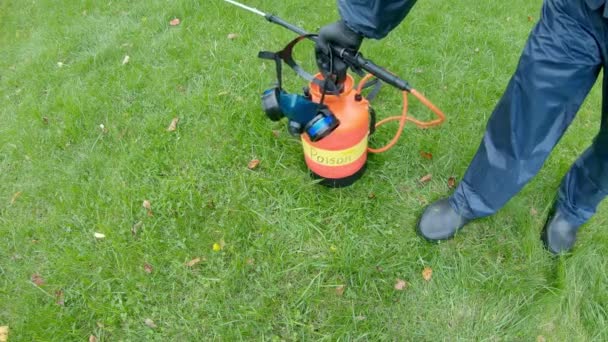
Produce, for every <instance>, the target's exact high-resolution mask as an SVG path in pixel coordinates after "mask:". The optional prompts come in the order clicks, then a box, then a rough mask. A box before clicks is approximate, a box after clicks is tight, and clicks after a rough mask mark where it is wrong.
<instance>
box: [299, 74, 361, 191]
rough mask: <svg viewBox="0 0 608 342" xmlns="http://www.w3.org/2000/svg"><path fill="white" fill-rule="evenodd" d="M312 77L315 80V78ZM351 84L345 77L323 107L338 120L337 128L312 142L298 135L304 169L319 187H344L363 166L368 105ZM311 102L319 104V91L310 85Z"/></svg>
mask: <svg viewBox="0 0 608 342" xmlns="http://www.w3.org/2000/svg"><path fill="white" fill-rule="evenodd" d="M316 77H319V76H318V75H317V76H316ZM353 88H354V80H353V78H352V77H351V76H350V75H348V76H347V79H346V81H345V83H344V90H343V92H342V93H340V95H330V94H326V95H325V98H324V101H323V103H324V104H326V105H327V106H328V107H329V109H330V110H331V112H332V113H333V114H334V115H335V116H336V117H337V118H338V120H340V125H339V126H338V128H336V130H334V131H333V132H332V133H331V134H329V135H328V136H327V137H325V138H323V139H321V140H319V141H317V142H312V141H311V140H310V139H309V138H308V136H307V135H306V134H302V135H301V140H302V146H303V148H304V157H305V159H306V165H307V166H308V168H309V169H310V171H311V172H312V174H313V176H315V177H317V178H321V179H322V181H321V184H324V185H328V186H333V187H340V186H348V185H351V184H352V183H354V182H355V181H356V180H357V179H359V178H360V177H361V176H362V175H363V173H364V171H365V166H366V163H367V139H368V135H369V128H370V115H369V102H368V101H367V100H366V99H365V98H364V97H362V96H356V94H355V91H354V90H353ZM310 93H311V95H312V100H313V101H314V102H320V100H321V95H322V89H320V87H319V86H318V85H317V84H315V83H313V82H311V83H310Z"/></svg>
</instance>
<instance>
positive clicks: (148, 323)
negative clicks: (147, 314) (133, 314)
mask: <svg viewBox="0 0 608 342" xmlns="http://www.w3.org/2000/svg"><path fill="white" fill-rule="evenodd" d="M144 323H145V324H146V325H147V326H148V327H149V328H152V329H156V328H157V326H156V323H154V321H153V320H151V319H149V318H146V319H145V320H144Z"/></svg>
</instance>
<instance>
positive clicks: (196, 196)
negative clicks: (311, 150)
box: [0, 0, 608, 341]
mask: <svg viewBox="0 0 608 342" xmlns="http://www.w3.org/2000/svg"><path fill="white" fill-rule="evenodd" d="M248 4H250V5H253V6H257V7H259V8H261V9H264V10H267V11H272V12H273V13H275V14H278V15H280V16H281V17H283V18H284V19H286V20H288V21H292V22H294V23H295V24H297V25H300V26H302V27H305V28H306V29H308V30H311V31H315V30H317V29H318V28H319V27H320V26H321V25H323V24H325V23H327V22H330V21H332V20H335V19H336V18H337V11H336V7H335V3H334V1H323V2H320V1H292V0H290V1H270V0H255V1H254V0H251V1H249V2H248ZM540 5H541V1H540V0H534V1H529V0H515V1H477V0H465V1H442V0H424V1H420V2H419V3H418V4H417V6H416V7H415V9H414V10H413V11H412V13H411V14H410V16H409V17H408V19H407V20H406V21H405V22H404V23H403V24H402V25H401V26H400V27H399V28H398V29H396V30H395V31H394V32H392V33H391V35H390V36H389V37H388V38H386V39H384V40H382V41H380V42H378V41H367V42H366V43H365V44H364V46H363V49H362V51H363V52H364V54H365V55H366V56H367V57H369V58H370V59H372V60H374V61H375V62H376V63H378V64H381V65H384V66H386V67H387V68H389V69H390V70H392V71H394V72H396V73H397V74H399V75H401V76H402V77H403V78H405V79H407V80H408V81H410V83H412V84H413V85H414V86H415V87H416V88H417V89H419V90H421V91H422V92H423V93H425V94H426V95H427V96H428V97H429V98H430V99H431V100H432V101H434V102H435V103H436V104H437V105H438V106H439V107H440V108H441V109H443V110H444V111H445V113H446V115H447V116H448V120H447V122H446V123H445V124H444V125H443V126H441V127H440V128H435V129H430V130H419V129H416V128H415V127H414V126H413V125H409V126H406V128H405V131H404V134H403V137H402V139H401V140H400V142H399V143H398V144H397V145H396V146H395V147H394V148H393V149H392V150H390V151H389V152H387V153H384V154H381V155H374V156H371V157H370V160H369V165H368V171H367V173H366V175H365V176H364V177H363V178H362V179H361V180H360V181H358V182H357V183H355V185H353V186H352V187H349V188H344V189H328V188H325V187H321V186H319V185H317V184H316V182H315V181H314V180H312V179H311V178H310V177H309V175H308V173H307V169H306V166H305V164H304V162H303V156H302V151H301V146H300V144H299V142H298V141H297V140H295V139H293V138H292V137H290V136H289V134H288V133H287V131H286V127H285V126H286V125H285V122H280V123H275V122H271V121H269V120H268V119H267V118H266V117H265V116H264V114H263V113H262V111H261V107H260V103H259V95H260V93H261V91H263V90H264V89H265V88H267V87H268V86H269V85H270V84H271V82H272V81H273V79H274V74H273V73H274V66H273V65H272V63H269V62H266V61H261V60H259V59H258V58H257V52H258V51H259V50H278V49H280V48H281V47H282V46H283V45H284V44H285V43H287V42H288V41H289V40H290V39H291V38H293V37H294V34H293V33H291V32H289V31H286V30H284V29H282V28H280V27H276V26H273V25H271V24H268V23H266V22H265V21H264V20H263V19H262V18H261V17H257V16H254V15H252V14H249V13H247V12H242V11H239V10H238V9H236V8H234V7H231V6H229V5H227V4H224V3H223V2H221V1H218V0H203V1H195V0H179V1H166V0H165V1H162V0H148V1H92V0H80V1H50V0H36V1H25V0H0V326H7V325H8V326H10V333H9V341H86V340H88V338H89V336H91V335H93V336H95V337H96V338H97V341H149V340H150V341H196V340H199V341H203V340H219V341H232V340H277V341H278V340H285V341H308V340H327V341H334V340H359V341H361V340H362V341H365V340H369V341H376V340H411V341H438V340H450V341H451V340H491V341H497V340H501V341H536V340H538V341H544V340H546V341H590V340H596V341H601V340H607V339H608V293H607V292H606V288H607V286H608V274H607V273H606V269H607V267H608V257H607V253H606V252H607V250H608V231H607V230H606V229H605V228H606V225H607V220H608V213H607V211H606V209H607V207H606V206H605V205H602V207H601V208H600V211H599V213H598V214H597V215H596V216H595V217H594V218H593V219H592V220H591V221H590V222H589V223H588V224H587V225H586V226H584V228H583V229H582V231H581V233H580V234H579V242H578V244H577V246H576V248H575V250H574V252H573V253H572V254H571V255H569V256H566V257H563V258H559V259H554V258H552V257H551V256H550V255H548V253H547V252H545V251H544V249H543V248H542V245H541V242H540V239H539V234H540V231H541V228H542V225H543V223H544V220H545V217H546V214H547V212H548V209H549V207H550V205H551V203H552V200H553V198H554V196H555V192H556V189H557V187H558V185H559V182H560V179H561V177H562V175H564V174H565V172H566V171H567V170H568V168H569V166H570V164H571V163H572V162H573V161H574V160H575V159H576V157H577V156H578V155H579V154H580V153H581V152H582V151H583V150H584V149H585V148H586V147H587V145H588V144H589V143H590V141H591V138H592V137H593V135H594V134H595V132H596V131H597V129H598V127H599V117H600V113H599V109H600V103H601V99H600V92H599V86H598V87H596V89H594V91H593V92H592V94H591V96H590V97H589V98H588V100H587V101H586V103H585V105H584V106H583V108H582V109H581V111H580V113H579V115H578V117H577V119H576V120H575V122H574V124H573V125H572V127H571V129H570V130H569V131H568V133H567V135H566V136H565V137H564V139H563V140H562V141H561V142H560V144H559V146H558V148H557V149H556V150H555V152H554V153H553V154H552V156H551V158H550V159H549V160H548V162H547V164H546V165H545V167H544V169H543V170H542V171H541V173H540V174H539V176H538V177H536V178H535V179H534V180H533V181H532V182H531V183H530V184H529V185H528V186H527V187H526V188H525V189H524V191H523V192H522V193H521V194H519V195H518V196H517V197H516V198H514V199H513V200H512V201H511V202H509V204H508V205H507V206H506V207H505V208H504V209H503V210H502V211H500V212H499V213H498V214H497V215H495V216H493V217H491V218H487V219H483V220H480V221H477V222H475V223H473V224H471V225H470V227H468V228H467V229H465V230H464V231H463V232H462V233H461V234H459V235H458V236H457V237H456V238H455V239H454V240H452V241H449V242H446V243H441V244H438V245H432V244H429V243H427V242H425V241H423V240H422V239H420V238H419V237H417V235H416V234H415V231H414V227H415V225H416V222H417V220H418V217H419V215H420V214H421V211H422V210H423V208H424V206H425V205H426V204H428V203H430V202H431V201H433V200H436V199H438V198H441V197H444V196H446V195H448V194H449V193H450V189H449V187H448V185H447V180H448V178H449V177H452V176H453V177H456V179H457V180H458V179H459V178H460V177H462V175H463V174H464V171H465V170H466V167H467V164H468V162H469V160H470V159H471V157H472V155H473V153H474V152H475V150H476V149H477V146H478V143H479V141H480V140H481V137H482V134H483V131H484V127H485V122H486V120H487V119H488V117H489V115H490V113H491V111H492V109H493V106H494V104H495V103H496V102H497V100H498V99H499V97H500V95H501V93H502V91H503V89H504V88H505V86H506V84H507V82H508V79H509V77H510V75H511V73H512V72H513V70H514V68H515V66H516V63H517V60H518V58H519V53H520V52H521V49H522V47H523V45H524V43H525V40H526V37H527V35H528V33H529V32H530V30H531V28H532V27H533V25H534V22H535V21H536V20H537V19H538V15H539V10H540ZM174 18H180V19H181V23H180V24H179V25H178V26H170V25H169V21H170V20H171V19H174ZM230 33H235V34H237V37H236V38H235V39H228V37H227V36H228V34H230ZM311 48H312V45H311V44H308V48H307V47H306V45H304V46H303V47H302V48H301V49H300V50H299V54H298V56H299V58H300V59H301V60H303V61H304V63H305V64H306V63H307V65H309V66H310V65H312V63H311V61H312V49H311ZM125 56H129V62H128V63H126V64H123V60H124V59H125ZM287 76H288V79H289V81H288V84H289V86H290V89H292V90H295V89H299V88H300V87H301V86H303V85H305V84H304V82H303V81H302V80H299V79H297V78H296V77H295V76H294V75H293V73H291V72H288V73H287ZM412 102H414V101H412ZM399 105H400V99H399V94H398V93H397V92H396V91H394V90H391V89H389V88H388V87H387V88H385V90H383V93H382V95H381V96H380V97H379V98H378V100H377V102H376V104H375V106H376V107H377V110H378V113H379V116H380V117H386V116H388V115H394V114H396V113H398V112H399V110H400V109H399ZM411 107H412V109H411V112H412V114H413V115H416V116H418V117H422V118H424V117H430V115H429V114H427V113H426V112H425V111H424V110H423V108H422V106H420V105H419V104H417V103H412V106H411ZM175 117H178V118H179V120H180V121H179V124H178V128H177V130H176V131H174V132H169V131H167V127H168V126H169V124H170V123H171V120H172V119H173V118H175ZM102 125H103V126H102ZM395 129H396V124H391V125H388V126H386V127H383V128H382V129H381V130H380V131H378V133H377V135H375V137H374V139H373V141H372V143H373V144H374V145H375V146H380V145H382V144H384V143H385V142H386V141H388V140H389V139H390V138H391V137H392V135H393V134H394V130H395ZM275 131H276V132H279V133H278V134H275V133H276V132H275ZM420 151H425V152H429V153H432V155H433V158H432V160H428V159H425V158H423V157H421V155H420ZM252 159H259V160H260V161H261V162H260V165H259V167H258V168H257V169H256V170H254V171H251V170H249V169H248V168H247V164H248V163H249V161H251V160H252ZM426 174H432V176H433V179H432V180H431V181H430V182H429V183H427V184H420V182H419V181H418V180H419V179H420V177H422V176H424V175H426ZM497 181H500V180H497ZM144 200H148V201H149V202H150V209H149V210H148V209H146V208H144V207H143V206H142V203H143V202H144ZM95 233H100V234H104V235H105V238H101V239H100V238H96V237H95ZM214 245H215V249H214ZM196 258H199V259H200V262H198V263H195V262H191V263H190V265H188V263H189V262H190V261H192V260H195V259H196ZM195 261H196V260H195ZM192 264H194V265H192ZM425 267H430V268H431V269H432V270H433V274H432V279H431V280H430V281H426V280H425V279H423V277H422V271H423V269H425ZM398 279H401V280H405V281H406V282H407V286H406V288H405V289H403V290H396V289H395V284H396V282H397V280H398Z"/></svg>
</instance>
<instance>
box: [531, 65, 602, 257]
mask: <svg viewBox="0 0 608 342" xmlns="http://www.w3.org/2000/svg"><path fill="white" fill-rule="evenodd" d="M604 70H606V67H604ZM602 102H603V103H602V123H601V126H600V132H599V133H598V135H597V136H596V137H595V139H594V141H593V143H592V144H591V146H590V147H589V148H588V149H587V150H586V151H585V152H584V153H583V154H582V155H581V156H580V157H579V159H578V160H577V161H576V162H575V163H574V165H572V168H571V169H570V171H569V172H568V173H567V174H566V176H565V177H564V179H563V180H562V184H561V187H560V189H559V194H558V198H557V201H556V203H555V206H554V209H553V210H554V212H553V213H552V215H551V217H550V218H549V220H547V224H546V226H545V228H544V230H543V234H542V239H543V242H544V243H545V246H546V247H547V248H548V249H549V250H550V251H551V252H553V253H556V254H557V253H561V252H564V251H568V250H570V249H571V248H572V246H573V245H574V242H575V240H576V233H577V231H578V228H579V227H580V226H581V225H582V224H584V223H585V222H587V220H589V219H590V218H591V216H593V214H595V211H596V209H597V206H598V205H599V204H600V202H601V201H602V200H603V199H604V198H606V196H607V195H608V74H606V73H604V80H603V98H602Z"/></svg>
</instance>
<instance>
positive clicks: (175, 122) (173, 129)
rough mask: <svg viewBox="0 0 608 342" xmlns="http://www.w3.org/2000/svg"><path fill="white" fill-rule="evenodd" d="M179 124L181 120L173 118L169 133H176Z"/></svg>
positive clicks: (168, 129)
mask: <svg viewBox="0 0 608 342" xmlns="http://www.w3.org/2000/svg"><path fill="white" fill-rule="evenodd" d="M178 122H179V118H173V120H171V124H170V125H169V127H168V128H167V131H169V132H174V131H175V130H176V129H177V123H178Z"/></svg>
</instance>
